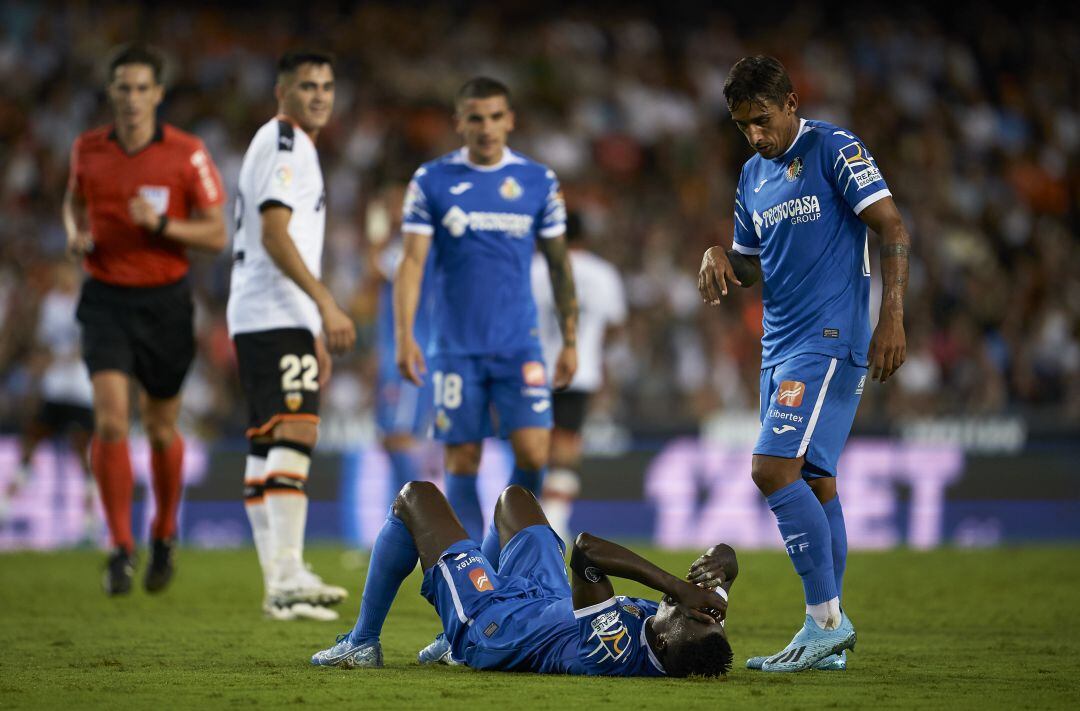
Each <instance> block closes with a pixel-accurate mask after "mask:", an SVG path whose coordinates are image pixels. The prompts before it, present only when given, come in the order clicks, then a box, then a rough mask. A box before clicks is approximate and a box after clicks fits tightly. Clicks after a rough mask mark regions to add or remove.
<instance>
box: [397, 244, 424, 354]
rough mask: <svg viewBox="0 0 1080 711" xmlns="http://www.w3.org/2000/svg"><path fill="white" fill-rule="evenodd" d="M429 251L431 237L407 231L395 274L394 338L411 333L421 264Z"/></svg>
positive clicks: (398, 338) (422, 265)
mask: <svg viewBox="0 0 1080 711" xmlns="http://www.w3.org/2000/svg"><path fill="white" fill-rule="evenodd" d="M430 250H431V235H421V234H417V233H415V232H406V233H405V236H404V252H403V254H402V256H401V263H400V264H398V268H397V273H396V274H395V275H394V339H395V340H396V341H397V342H398V343H401V339H402V338H403V337H405V336H407V335H411V334H412V332H413V324H414V323H415V320H416V306H417V304H419V303H420V287H421V286H423V281H424V265H425V264H426V263H427V257H428V252H429V251H430Z"/></svg>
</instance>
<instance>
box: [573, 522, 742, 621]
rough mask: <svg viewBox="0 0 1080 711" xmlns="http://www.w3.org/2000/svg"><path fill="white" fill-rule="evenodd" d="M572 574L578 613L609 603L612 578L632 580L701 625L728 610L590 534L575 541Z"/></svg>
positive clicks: (712, 595)
mask: <svg viewBox="0 0 1080 711" xmlns="http://www.w3.org/2000/svg"><path fill="white" fill-rule="evenodd" d="M570 570H571V572H572V575H571V589H572V592H573V597H574V609H577V610H580V609H583V608H585V607H589V606H590V605H596V604H597V603H601V602H604V601H605V600H609V599H610V598H611V597H612V595H614V594H615V593H614V588H613V587H612V586H611V581H610V580H608V576H609V575H610V576H613V577H616V578H625V579H627V580H633V581H634V582H637V583H641V584H642V585H646V586H648V587H650V588H652V589H653V590H656V591H658V592H661V593H664V595H666V596H668V597H669V598H670V599H671V601H672V602H674V603H677V604H680V605H683V606H684V607H685V608H686V611H687V613H688V614H690V615H693V616H694V617H697V618H698V619H700V620H701V621H702V622H712V621H714V620H716V619H717V618H722V617H723V616H724V613H725V612H726V610H727V602H726V601H724V600H723V599H722V598H720V597H719V596H717V595H716V594H715V593H713V592H712V591H711V590H708V589H706V588H703V587H699V586H697V585H695V584H693V583H691V582H689V581H687V580H682V579H680V578H676V577H675V576H674V575H672V574H671V573H669V572H667V571H666V570H663V569H662V568H659V567H657V566H656V565H654V564H653V563H651V562H649V561H648V560H646V559H644V558H642V557H641V556H639V555H638V554H636V553H634V552H633V551H631V550H629V549H627V548H624V547H623V546H620V545H619V544H618V543H612V542H611V541H607V540H604V539H603V538H599V537H597V536H593V535H591V534H588V533H582V534H581V535H579V536H578V537H577V539H576V540H575V541H574V550H573V553H571V555H570Z"/></svg>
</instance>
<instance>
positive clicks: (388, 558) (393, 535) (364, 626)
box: [349, 511, 420, 644]
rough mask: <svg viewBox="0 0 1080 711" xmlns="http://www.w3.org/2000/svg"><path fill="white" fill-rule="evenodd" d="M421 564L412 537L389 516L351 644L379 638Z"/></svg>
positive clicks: (378, 542) (377, 543) (370, 569)
mask: <svg viewBox="0 0 1080 711" xmlns="http://www.w3.org/2000/svg"><path fill="white" fill-rule="evenodd" d="M419 560H420V553H419V551H417V550H416V543H415V542H414V541H413V537H412V534H411V533H410V532H409V529H408V528H406V526H405V523H404V522H403V521H402V520H401V519H400V518H398V517H397V516H395V515H394V513H393V511H391V512H390V513H388V514H387V515H386V522H385V523H383V527H382V529H381V530H380V531H379V535H378V537H377V538H376V539H375V545H374V546H373V547H372V549H371V559H370V560H369V561H368V571H367V580H366V581H365V582H364V597H363V599H362V600H361V602H360V614H359V615H358V616H357V618H356V626H354V627H353V631H352V632H351V633H350V634H349V641H350V642H352V643H353V644H364V643H365V642H371V641H374V640H377V639H378V638H379V633H380V632H382V627H383V623H384V622H386V616H387V614H389V612H390V605H391V603H393V602H394V598H395V597H396V596H397V591H398V588H400V587H401V583H403V582H404V581H405V578H407V577H409V573H411V572H412V571H413V569H414V568H415V567H416V563H417V561H419Z"/></svg>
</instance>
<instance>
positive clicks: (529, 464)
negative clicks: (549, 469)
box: [514, 437, 548, 470]
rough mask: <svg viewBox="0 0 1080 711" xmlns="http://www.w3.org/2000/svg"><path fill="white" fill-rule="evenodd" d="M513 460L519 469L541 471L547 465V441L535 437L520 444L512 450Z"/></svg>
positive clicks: (544, 438)
mask: <svg viewBox="0 0 1080 711" xmlns="http://www.w3.org/2000/svg"><path fill="white" fill-rule="evenodd" d="M514 450H515V451H514V459H515V460H516V462H515V463H516V464H517V466H518V467H519V468H521V469H531V470H536V469H542V468H544V467H546V466H547V463H548V440H547V438H546V437H536V438H532V439H530V440H528V441H527V442H523V443H520V444H519V445H518V446H517V447H515V448H514Z"/></svg>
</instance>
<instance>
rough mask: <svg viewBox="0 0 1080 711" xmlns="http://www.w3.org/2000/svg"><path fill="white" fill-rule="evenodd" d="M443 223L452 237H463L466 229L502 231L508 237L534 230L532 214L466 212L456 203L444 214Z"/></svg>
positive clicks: (519, 236)
mask: <svg viewBox="0 0 1080 711" xmlns="http://www.w3.org/2000/svg"><path fill="white" fill-rule="evenodd" d="M442 225H443V227H445V228H446V231H447V232H449V233H450V236H451V237H462V236H464V235H465V230H472V231H473V232H502V233H504V234H505V235H507V236H508V237H517V238H521V237H524V236H525V235H527V234H529V232H530V231H532V226H533V217H532V215H519V214H517V213H513V212H465V211H464V210H462V209H461V208H460V207H458V206H457V205H454V206H453V207H451V208H450V209H449V210H447V211H446V214H445V215H444V216H443V219H442Z"/></svg>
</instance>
